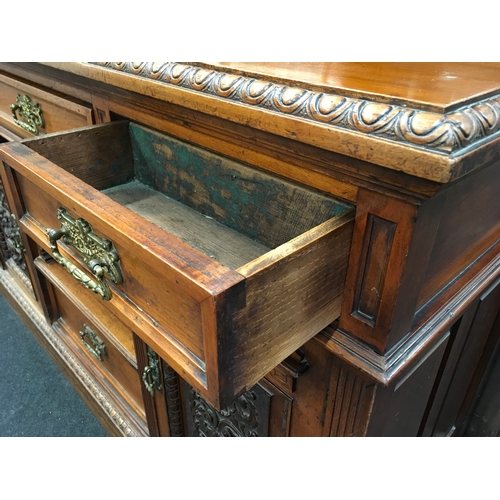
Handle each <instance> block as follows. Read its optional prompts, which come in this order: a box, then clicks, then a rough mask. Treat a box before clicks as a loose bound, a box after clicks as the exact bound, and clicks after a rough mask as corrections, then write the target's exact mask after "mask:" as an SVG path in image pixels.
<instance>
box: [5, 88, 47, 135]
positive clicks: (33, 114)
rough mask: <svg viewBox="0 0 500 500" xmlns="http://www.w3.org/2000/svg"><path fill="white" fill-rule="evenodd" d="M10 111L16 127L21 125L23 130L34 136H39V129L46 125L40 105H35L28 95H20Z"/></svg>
mask: <svg viewBox="0 0 500 500" xmlns="http://www.w3.org/2000/svg"><path fill="white" fill-rule="evenodd" d="M10 109H11V111H12V116H13V117H14V122H15V123H16V125H19V126H20V127H21V128H23V129H24V130H27V131H28V132H31V133H32V134H34V135H38V132H39V130H38V129H39V128H42V127H43V126H44V124H45V120H44V119H43V113H42V108H41V107H40V104H38V103H34V102H33V101H32V100H31V98H30V97H29V96H27V95H21V94H18V95H17V97H16V103H15V104H11V105H10ZM17 115H19V118H22V120H20V119H19V118H18V116H17Z"/></svg>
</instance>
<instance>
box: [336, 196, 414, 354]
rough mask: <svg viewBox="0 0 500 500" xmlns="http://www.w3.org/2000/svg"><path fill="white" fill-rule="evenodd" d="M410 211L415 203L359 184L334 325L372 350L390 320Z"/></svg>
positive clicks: (381, 345) (382, 343) (383, 340)
mask: <svg viewBox="0 0 500 500" xmlns="http://www.w3.org/2000/svg"><path fill="white" fill-rule="evenodd" d="M416 213H417V205H416V204H413V203H408V202H405V201H402V200H399V199H397V198H393V197H389V196H386V195H382V194H380V193H375V192H372V191H368V190H365V189H360V190H359V195H358V204H357V208H356V224H355V226H354V232H353V237H352V245H351V254H350V257H349V267H348V270H347V278H346V286H345V296H344V302H343V305H342V314H341V317H340V323H339V329H340V330H342V331H344V332H347V333H349V334H350V335H351V336H352V337H356V338H357V339H360V340H362V341H364V342H366V343H367V344H369V345H370V346H373V347H374V348H375V349H376V351H377V352H378V353H384V352H385V351H386V349H387V342H388V335H389V334H390V333H391V331H392V327H393V324H394V323H393V317H394V313H395V311H396V310H397V309H396V304H397V300H398V297H399V295H400V287H401V283H402V279H403V272H404V271H405V266H406V261H407V258H408V248H409V245H410V241H411V238H412V234H413V229H414V224H415V216H416ZM404 333H406V332H404Z"/></svg>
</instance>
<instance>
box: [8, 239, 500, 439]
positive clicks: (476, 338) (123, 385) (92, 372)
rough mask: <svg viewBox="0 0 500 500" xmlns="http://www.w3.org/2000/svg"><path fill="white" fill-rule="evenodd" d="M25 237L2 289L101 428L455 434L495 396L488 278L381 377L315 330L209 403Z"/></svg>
mask: <svg viewBox="0 0 500 500" xmlns="http://www.w3.org/2000/svg"><path fill="white" fill-rule="evenodd" d="M25 242H26V247H27V254H29V255H30V257H31V260H30V261H28V263H29V264H28V266H27V270H28V271H29V276H30V277H31V280H30V279H29V278H28V274H27V270H26V269H24V268H21V267H20V266H19V265H18V264H17V263H16V261H15V260H14V259H13V258H12V257H9V259H8V260H7V261H6V262H4V269H3V270H0V285H1V286H0V288H1V292H2V293H3V294H4V295H5V297H6V298H7V299H8V300H9V302H10V303H11V305H12V306H13V307H14V309H15V310H16V311H17V312H18V314H19V315H20V316H21V317H22V318H23V319H24V321H25V323H26V324H27V325H28V327H29V328H30V329H31V331H32V332H33V333H34V335H35V336H36V337H37V339H38V340H39V342H40V343H41V344H42V346H43V347H44V348H45V349H46V350H47V351H48V352H49V354H50V355H51V356H52V359H53V360H54V361H55V363H56V364H57V365H58V366H59V368H60V369H61V371H62V372H63V373H64V374H65V375H66V376H67V378H68V379H69V380H70V382H71V383H72V384H73V386H74V388H75V389H76V391H77V392H78V393H79V394H80V396H81V397H82V399H83V400H84V401H85V402H86V403H87V405H88V406H89V408H90V409H91V410H92V411H93V413H94V414H95V415H96V416H97V417H98V419H99V420H100V421H101V423H102V424H103V425H104V427H105V428H106V429H107V431H108V432H109V434H110V435H116V436H151V437H161V436H170V437H182V436H189V437H201V436H207V437H285V436H292V437H294V436H296V437H299V436H304V437H316V436H319V437H328V436H332V437H334V436H346V437H347V436H461V435H474V432H476V431H474V429H477V428H478V424H477V422H478V419H480V418H481V415H482V414H484V415H489V414H490V413H491V412H492V410H491V408H490V407H489V406H488V401H487V400H485V397H484V394H486V395H488V394H489V395H490V398H491V399H490V401H493V403H494V398H496V397H497V394H496V393H497V392H498V391H495V389H494V387H492V384H491V383H490V381H489V378H490V377H491V376H492V375H491V374H493V375H494V374H495V373H496V372H498V370H497V365H495V364H494V360H495V359H496V357H498V356H497V354H496V353H498V350H499V338H500V329H499V326H500V313H499V304H500V282H499V281H498V280H497V281H494V280H492V281H490V282H489V285H487V286H486V285H485V286H484V287H483V289H482V290H481V291H479V292H478V293H476V295H475V296H474V297H473V298H472V299H471V300H469V301H468V302H467V305H466V306H465V307H463V308H461V309H460V314H457V315H456V316H454V317H453V322H451V323H449V325H448V326H447V328H446V329H443V330H442V331H439V332H437V330H436V332H437V333H436V335H435V338H436V341H435V342H434V343H433V345H432V346H431V347H429V348H428V349H427V350H426V352H425V353H424V354H423V355H422V356H420V357H418V358H417V359H416V360H414V361H413V362H412V363H408V365H407V366H406V368H405V369H404V370H402V371H401V373H400V374H399V375H398V376H397V377H396V378H395V379H394V380H392V381H391V382H390V383H388V384H386V385H384V384H383V383H381V382H380V380H378V381H377V380H375V379H374V378H373V377H372V376H370V375H369V374H367V373H365V372H363V371H361V370H360V369H359V368H357V367H356V366H355V363H353V362H352V360H351V361H349V362H348V361H347V360H343V359H341V357H339V356H338V355H336V354H334V353H333V352H331V350H329V349H327V348H326V347H325V343H324V341H323V340H321V335H320V336H318V337H315V338H313V339H311V340H310V341H308V342H306V343H305V344H304V345H303V346H302V347H301V348H300V349H299V350H297V351H295V352H294V353H293V354H292V355H291V356H289V357H288V358H286V359H285V360H284V361H283V362H282V363H280V364H279V365H277V366H276V367H274V368H273V369H272V370H271V371H270V372H269V373H268V374H267V375H266V376H265V377H264V378H262V379H261V380H260V381H259V382H258V383H257V384H255V385H254V386H253V387H251V388H250V389H249V390H247V391H245V392H244V393H243V394H241V395H240V396H239V397H238V398H236V400H235V401H233V402H232V403H231V404H229V405H226V406H225V407H223V408H222V409H220V410H218V409H216V408H215V407H214V406H213V405H211V404H210V403H209V402H207V400H206V399H205V398H204V397H203V396H202V395H200V393H199V392H198V391H197V390H196V389H194V388H193V387H192V386H191V385H190V384H189V383H188V382H186V381H185V380H184V379H183V378H182V377H181V376H180V375H179V374H178V373H177V372H176V371H175V370H174V369H173V368H172V367H171V366H170V365H169V364H168V363H167V362H166V361H165V360H163V359H161V358H160V357H159V356H158V354H157V353H156V352H155V351H154V350H153V349H152V348H151V347H150V346H149V345H147V344H146V343H145V342H144V341H143V340H142V339H141V338H140V337H139V336H138V335H137V333H136V332H134V331H133V329H131V328H130V327H129V326H127V325H125V324H124V323H123V322H122V321H121V320H120V319H119V318H118V317H116V316H115V315H114V314H113V313H112V312H111V311H109V309H108V308H107V307H106V305H105V303H104V302H103V301H102V300H100V298H99V297H97V296H96V295H95V294H93V293H92V292H91V291H90V290H87V289H86V288H84V287H82V286H81V285H80V284H79V283H78V282H76V281H75V280H73V279H72V276H71V275H70V274H69V273H67V271H66V270H65V269H63V268H62V267H61V266H59V265H58V264H57V263H56V262H55V261H54V260H52V259H51V258H50V256H48V254H46V253H45V252H44V251H43V250H41V249H40V248H39V247H37V246H36V245H35V244H33V242H31V241H30V239H29V237H27V238H26V239H25ZM32 284H33V286H32ZM35 297H37V298H40V297H41V298H42V299H43V302H42V301H40V300H38V301H37V299H36V298H35ZM42 303H43V307H42V305H41V304H42ZM495 356H496V357H495ZM491 394H493V395H492V396H491ZM488 412H489V413H488ZM489 421H490V424H489V427H485V425H482V427H481V429H480V430H478V431H477V432H478V433H480V434H482V435H496V434H497V433H498V429H497V427H498V425H497V421H498V419H496V418H491V417H490V418H489Z"/></svg>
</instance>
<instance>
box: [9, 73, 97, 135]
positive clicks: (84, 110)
mask: <svg viewBox="0 0 500 500" xmlns="http://www.w3.org/2000/svg"><path fill="white" fill-rule="evenodd" d="M18 96H20V97H18ZM12 105H14V106H15V107H16V109H15V115H16V116H15V117H14V115H13V110H12V107H11V106H12ZM92 120H93V119H92V108H91V107H89V106H85V105H83V104H80V103H75V102H73V101H70V100H68V99H65V98H62V97H59V96H56V95H53V94H50V93H49V92H46V91H44V90H41V89H38V88H37V87H34V86H31V85H28V84H25V83H23V82H20V81H18V80H14V79H12V78H9V77H6V76H4V75H0V126H3V127H5V128H7V129H9V130H11V131H12V132H14V133H15V134H16V135H18V136H20V137H32V136H34V135H38V134H50V133H52V132H59V131H61V130H68V129H72V128H76V127H83V126H85V125H91V124H92V123H93V121H92Z"/></svg>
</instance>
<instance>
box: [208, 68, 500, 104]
mask: <svg viewBox="0 0 500 500" xmlns="http://www.w3.org/2000/svg"><path fill="white" fill-rule="evenodd" d="M202 65H204V66H208V65H210V67H213V68H217V69H219V68H224V69H227V70H228V71H230V72H235V73H241V74H245V75H252V76H255V77H264V78H272V81H277V82H286V81H287V80H293V81H294V82H301V83H304V84H308V85H310V86H311V88H317V89H321V90H323V91H329V92H331V91H338V92H339V93H340V92H342V93H344V94H350V95H351V94H352V95H357V96H359V97H374V96H377V97H379V98H381V99H383V100H385V101H386V102H391V103H392V102H406V103H408V104H409V105H417V106H420V107H422V108H423V109H426V110H428V111H441V112H445V111H449V110H451V109H454V108H456V107H458V106H460V105H462V104H465V103H467V102H469V101H471V100H472V99H477V98H478V96H479V97H487V96H489V95H494V94H495V93H499V92H500V82H499V80H498V74H499V71H500V64H499V63H495V62H492V63H488V64H482V63H481V64H479V63H470V62H469V63H464V62H432V63H428V62H426V63H424V62H423V63H407V62H397V63H391V62H383V63H378V62H368V63H324V62H315V63H311V62H300V63H297V62H293V63H284V62H272V63H253V62H252V63H241V62H213V63H205V64H204V63H202ZM402 76H403V78H402Z"/></svg>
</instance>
